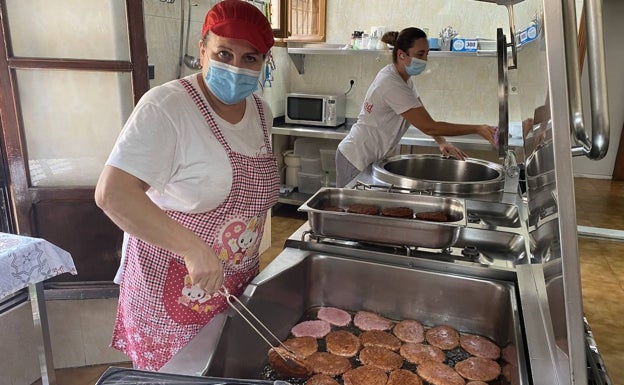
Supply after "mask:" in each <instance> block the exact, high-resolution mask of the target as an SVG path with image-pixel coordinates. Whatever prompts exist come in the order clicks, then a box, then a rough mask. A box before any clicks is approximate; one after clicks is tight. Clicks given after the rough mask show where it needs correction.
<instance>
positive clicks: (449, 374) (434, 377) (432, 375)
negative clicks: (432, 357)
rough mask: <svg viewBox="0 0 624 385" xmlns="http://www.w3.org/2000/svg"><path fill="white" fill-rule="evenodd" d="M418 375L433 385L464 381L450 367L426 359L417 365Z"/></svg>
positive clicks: (450, 384) (454, 383) (461, 383)
mask: <svg viewBox="0 0 624 385" xmlns="http://www.w3.org/2000/svg"><path fill="white" fill-rule="evenodd" d="M416 371H417V372H418V375H419V376H420V377H421V378H422V379H423V380H425V381H427V382H429V383H431V384H433V385H464V384H465V383H466V382H465V381H464V379H463V378H462V377H461V376H460V375H459V374H457V372H456V371H455V370H453V369H452V368H450V367H448V366H446V365H444V364H442V363H439V362H434V361H426V362H423V363H422V364H420V365H418V368H417V369H416Z"/></svg>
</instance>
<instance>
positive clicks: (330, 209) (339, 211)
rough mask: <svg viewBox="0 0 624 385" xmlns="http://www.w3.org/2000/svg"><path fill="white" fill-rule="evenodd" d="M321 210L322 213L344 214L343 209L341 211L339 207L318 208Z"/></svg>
mask: <svg viewBox="0 0 624 385" xmlns="http://www.w3.org/2000/svg"><path fill="white" fill-rule="evenodd" d="M320 209H321V210H323V211H335V212H338V213H344V211H345V209H343V208H342V207H339V206H329V205H328V206H321V207H320Z"/></svg>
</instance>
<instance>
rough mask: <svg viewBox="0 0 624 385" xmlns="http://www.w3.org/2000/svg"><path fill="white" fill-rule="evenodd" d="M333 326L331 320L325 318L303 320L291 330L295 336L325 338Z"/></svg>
mask: <svg viewBox="0 0 624 385" xmlns="http://www.w3.org/2000/svg"><path fill="white" fill-rule="evenodd" d="M330 330H331V326H330V325H329V322H327V321H323V320H312V321H303V322H300V323H298V324H296V325H295V326H293V328H292V329H290V332H291V333H292V335H293V336H295V337H306V336H308V337H314V338H323V337H325V336H326V335H327V333H329V331H330Z"/></svg>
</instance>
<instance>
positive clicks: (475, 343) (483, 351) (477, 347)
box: [459, 334, 500, 360]
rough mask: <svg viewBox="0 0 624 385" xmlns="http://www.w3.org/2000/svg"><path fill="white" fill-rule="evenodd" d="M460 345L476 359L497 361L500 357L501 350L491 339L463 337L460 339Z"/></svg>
mask: <svg viewBox="0 0 624 385" xmlns="http://www.w3.org/2000/svg"><path fill="white" fill-rule="evenodd" d="M459 344H460V345H461V347H462V348H464V350H465V351H467V352H468V353H470V354H472V355H473V356H476V357H481V358H489V359H490V360H497V359H498V357H500V348H499V347H498V345H496V344H495V343H494V342H492V341H490V340H489V339H487V338H485V337H482V336H477V335H468V334H467V335H463V336H461V337H459Z"/></svg>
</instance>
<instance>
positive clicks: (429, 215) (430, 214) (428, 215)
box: [416, 211, 449, 222]
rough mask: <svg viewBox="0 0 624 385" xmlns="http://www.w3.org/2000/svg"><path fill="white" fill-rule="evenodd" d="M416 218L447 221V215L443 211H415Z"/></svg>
mask: <svg viewBox="0 0 624 385" xmlns="http://www.w3.org/2000/svg"><path fill="white" fill-rule="evenodd" d="M416 219H421V220H423V221H431V222H448V221H449V216H448V215H447V214H446V213H445V212H444V211H423V212H420V213H416Z"/></svg>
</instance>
